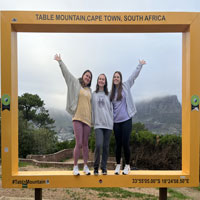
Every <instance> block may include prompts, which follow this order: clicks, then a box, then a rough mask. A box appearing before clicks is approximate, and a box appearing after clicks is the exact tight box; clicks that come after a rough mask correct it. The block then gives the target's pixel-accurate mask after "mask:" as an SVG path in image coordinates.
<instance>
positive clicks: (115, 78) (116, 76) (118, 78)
mask: <svg viewBox="0 0 200 200" xmlns="http://www.w3.org/2000/svg"><path fill="white" fill-rule="evenodd" d="M120 83H121V76H120V74H119V73H118V72H115V73H114V76H113V84H114V85H115V86H119V84H120Z"/></svg>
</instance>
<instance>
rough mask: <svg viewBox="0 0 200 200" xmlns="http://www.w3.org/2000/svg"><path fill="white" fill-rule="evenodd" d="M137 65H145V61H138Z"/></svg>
mask: <svg viewBox="0 0 200 200" xmlns="http://www.w3.org/2000/svg"><path fill="white" fill-rule="evenodd" d="M139 63H140V64H141V65H145V64H147V63H146V61H145V60H139Z"/></svg>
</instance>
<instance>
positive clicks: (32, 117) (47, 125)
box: [18, 93, 57, 157]
mask: <svg viewBox="0 0 200 200" xmlns="http://www.w3.org/2000/svg"><path fill="white" fill-rule="evenodd" d="M18 102H19V105H18V108H19V156H20V157H26V156H27V155H28V154H46V153H53V152H55V149H56V143H57V137H56V132H55V131H54V130H53V128H54V126H53V124H54V120H53V119H52V118H50V116H49V112H48V110H46V109H45V108H44V105H45V104H44V101H43V100H41V98H40V97H39V96H38V95H37V94H35V95H33V94H29V93H25V94H23V95H22V96H21V97H19V101H18Z"/></svg>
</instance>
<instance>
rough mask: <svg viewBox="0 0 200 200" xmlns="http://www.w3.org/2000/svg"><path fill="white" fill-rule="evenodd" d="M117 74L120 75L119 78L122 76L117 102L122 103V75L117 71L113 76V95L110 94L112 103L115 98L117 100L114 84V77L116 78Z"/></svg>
mask: <svg viewBox="0 0 200 200" xmlns="http://www.w3.org/2000/svg"><path fill="white" fill-rule="evenodd" d="M116 73H118V74H119V76H120V83H119V87H118V91H117V101H120V100H121V99H122V73H121V72H120V71H116V72H115V73H114V74H113V79H112V89H111V94H110V101H113V100H114V98H115V90H116V86H115V84H114V76H115V74H116Z"/></svg>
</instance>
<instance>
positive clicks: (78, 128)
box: [73, 121, 83, 165]
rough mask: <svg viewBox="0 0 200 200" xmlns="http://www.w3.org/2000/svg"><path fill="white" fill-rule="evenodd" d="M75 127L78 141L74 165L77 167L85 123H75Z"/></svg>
mask: <svg viewBox="0 0 200 200" xmlns="http://www.w3.org/2000/svg"><path fill="white" fill-rule="evenodd" d="M73 127H74V135H75V140H76V145H75V148H74V165H77V163H78V159H79V155H80V150H81V148H82V140H83V123H82V122H80V121H73Z"/></svg>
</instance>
